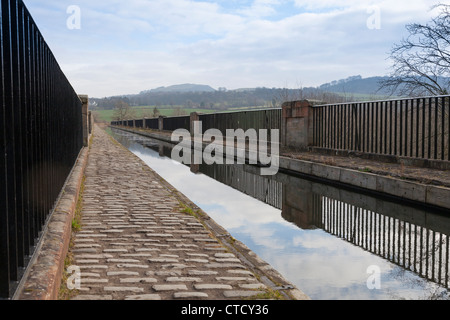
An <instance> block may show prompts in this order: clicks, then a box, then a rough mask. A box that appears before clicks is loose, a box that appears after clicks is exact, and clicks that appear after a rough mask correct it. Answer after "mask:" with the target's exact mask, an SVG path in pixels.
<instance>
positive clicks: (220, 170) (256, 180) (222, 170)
mask: <svg viewBox="0 0 450 320" xmlns="http://www.w3.org/2000/svg"><path fill="white" fill-rule="evenodd" d="M244 169H245V166H244V165H213V166H208V165H200V172H201V173H203V174H205V175H207V176H209V177H211V178H213V179H215V180H217V181H219V182H222V183H224V184H225V185H228V186H230V187H232V188H234V189H236V190H238V191H240V192H242V193H245V194H247V195H249V196H251V197H253V198H255V199H258V200H260V201H263V202H265V203H267V204H269V205H271V206H273V207H275V208H277V209H281V208H282V205H283V197H282V192H283V189H282V187H283V185H282V183H281V182H277V181H275V180H269V179H266V178H264V177H262V176H259V175H255V174H253V173H251V172H246V171H245V170H244Z"/></svg>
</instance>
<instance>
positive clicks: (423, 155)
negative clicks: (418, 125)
mask: <svg viewBox="0 0 450 320" xmlns="http://www.w3.org/2000/svg"><path fill="white" fill-rule="evenodd" d="M426 105H427V103H426V99H425V98H423V110H422V159H425V123H426V119H425V114H426Z"/></svg>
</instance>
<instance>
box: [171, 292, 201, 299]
mask: <svg viewBox="0 0 450 320" xmlns="http://www.w3.org/2000/svg"><path fill="white" fill-rule="evenodd" d="M173 296H174V298H175V299H194V298H208V294H207V293H203V292H176V293H174V295H173Z"/></svg>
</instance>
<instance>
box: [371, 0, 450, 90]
mask: <svg viewBox="0 0 450 320" xmlns="http://www.w3.org/2000/svg"><path fill="white" fill-rule="evenodd" d="M432 9H439V10H440V11H439V14H438V15H437V17H435V18H433V19H432V20H431V21H430V22H429V23H427V24H425V25H423V24H418V23H413V24H409V25H407V26H406V29H407V30H408V32H409V36H408V37H407V38H406V39H403V40H402V41H401V42H400V43H399V44H397V45H394V47H393V49H392V51H391V53H390V59H391V60H392V61H393V65H392V73H391V76H390V77H389V78H388V79H386V80H383V81H381V83H380V90H382V89H384V90H386V89H387V90H388V91H389V92H390V94H391V95H392V94H396V95H400V96H423V95H447V94H449V92H450V81H449V79H448V77H449V76H450V5H447V4H438V5H435V6H433V7H432Z"/></svg>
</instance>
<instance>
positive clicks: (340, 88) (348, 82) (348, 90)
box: [319, 76, 388, 95]
mask: <svg viewBox="0 0 450 320" xmlns="http://www.w3.org/2000/svg"><path fill="white" fill-rule="evenodd" d="M385 79H387V77H370V78H364V79H363V78H362V77H361V76H352V77H348V78H347V79H342V80H336V81H332V82H330V83H326V84H323V85H321V86H320V87H319V89H320V90H323V91H327V92H334V93H340V94H352V93H353V94H365V95H388V92H387V91H383V90H379V87H380V81H382V80H385Z"/></svg>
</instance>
